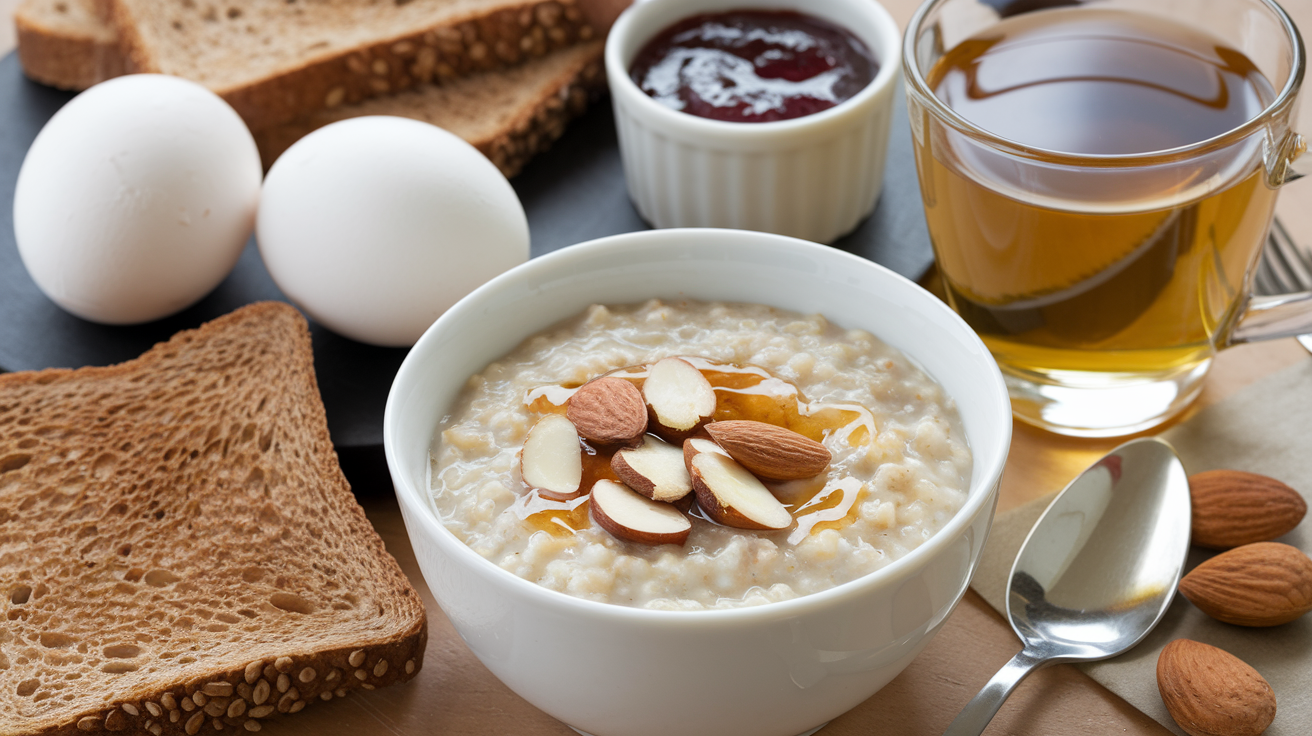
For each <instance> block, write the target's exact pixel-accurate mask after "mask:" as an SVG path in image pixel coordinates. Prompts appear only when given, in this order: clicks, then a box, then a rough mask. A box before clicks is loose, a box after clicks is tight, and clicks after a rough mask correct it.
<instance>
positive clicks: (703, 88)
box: [606, 0, 914, 243]
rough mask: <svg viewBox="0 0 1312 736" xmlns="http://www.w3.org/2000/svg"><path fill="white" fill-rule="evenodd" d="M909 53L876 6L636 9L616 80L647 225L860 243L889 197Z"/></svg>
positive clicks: (615, 97)
mask: <svg viewBox="0 0 1312 736" xmlns="http://www.w3.org/2000/svg"><path fill="white" fill-rule="evenodd" d="M749 21H750V23H749ZM803 25H805V26H806V27H807V28H809V30H803V29H802V28H801V27H800V26H803ZM900 42H901V34H900V32H899V30H898V27H897V24H896V23H895V22H894V21H893V19H892V18H891V17H890V16H889V14H888V12H887V11H886V10H884V8H883V6H881V5H880V4H879V3H878V2H875V1H874V0H808V2H805V3H803V2H800V0H760V1H759V2H753V3H751V7H749V8H744V6H743V2H742V0H647V1H646V2H641V3H636V4H634V5H632V6H630V7H629V8H628V9H627V10H625V11H624V13H623V14H621V15H620V17H619V19H618V20H617V21H616V22H615V25H614V26H613V27H612V28H611V31H610V34H609V35H608V36H607V39H606V75H607V83H608V84H609V86H610V90H611V100H612V104H613V106H614V110H615V124H616V130H617V133H618V136H619V144H620V156H621V159H622V160H623V163H624V176H625V182H626V183H627V185H628V189H629V196H630V198H631V199H632V200H633V203H634V206H635V207H636V208H637V210H638V213H639V214H640V215H641V216H642V218H643V219H644V220H646V221H647V222H648V223H650V224H652V225H653V226H655V227H658V228H665V227H723V228H738V229H747V230H759V231H763V232H771V233H776V234H780V235H789V236H792V237H797V238H802V239H805V240H811V241H815V242H820V243H828V242H831V241H833V240H835V239H837V238H838V237H840V236H842V235H844V234H846V233H848V232H850V231H851V230H852V229H853V228H855V227H856V226H857V225H858V224H859V223H860V222H861V220H863V219H864V218H865V217H866V216H867V215H869V214H870V213H871V211H873V210H874V207H875V202H876V200H877V199H878V197H879V192H880V189H881V187H882V185H883V173H884V162H885V154H886V150H887V147H888V136H889V130H890V125H891V117H892V111H893V93H894V89H895V86H896V83H897V77H898V75H899V74H901V68H902V67H901V56H900V54H899V47H900ZM653 44H654V45H653ZM749 57H750V58H749ZM661 59H665V60H666V61H665V62H662V61H661ZM635 72H636V75H635ZM635 76H636V77H637V78H636V79H635ZM867 76H868V81H865V80H866V78H867ZM747 89H750V90H751V91H750V92H747V93H746V94H744V90H747ZM652 93H655V96H653V95H652ZM744 113H746V114H744ZM793 113H800V114H798V115H795V116H794V115H793ZM908 185H910V186H914V183H910V184H908Z"/></svg>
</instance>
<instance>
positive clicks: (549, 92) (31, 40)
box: [14, 0, 606, 177]
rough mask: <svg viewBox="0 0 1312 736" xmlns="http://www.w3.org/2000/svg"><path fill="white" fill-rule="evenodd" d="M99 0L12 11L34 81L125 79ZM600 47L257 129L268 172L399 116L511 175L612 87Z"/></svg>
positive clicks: (47, 0) (66, 85) (39, 0)
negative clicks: (331, 127) (336, 129)
mask: <svg viewBox="0 0 1312 736" xmlns="http://www.w3.org/2000/svg"><path fill="white" fill-rule="evenodd" d="M99 5H103V1H102V2H99V3H97V2H95V0H24V2H23V4H22V5H20V6H19V8H18V10H17V11H16V12H15V14H14V20H15V22H16V24H17V26H18V29H19V39H18V41H19V59H20V61H22V63H23V69H24V71H25V72H26V73H27V75H28V76H29V77H31V78H32V79H35V80H36V81H38V82H42V83H45V84H49V85H51V86H54V87H60V88H62V89H73V90H80V89H86V88H87V87H89V86H91V85H93V84H96V83H98V82H102V81H104V80H105V79H109V78H110V77H115V76H118V75H120V74H123V73H124V60H123V57H122V54H120V53H119V51H118V42H117V38H118V36H117V33H116V32H115V31H114V28H113V27H112V26H111V25H109V23H108V22H107V21H105V20H103V19H102V18H101V17H100V16H99V15H98V14H97V11H96V8H97V7H98V6H99ZM604 45H605V44H604V42H602V41H588V42H585V43H581V44H575V45H572V46H569V47H567V48H564V49H560V50H559V51H553V52H551V53H549V54H547V55H546V56H544V57H542V58H540V59H533V60H530V61H527V62H525V63H524V64H521V65H519V66H515V67H510V68H507V69H500V70H495V71H488V72H478V73H475V74H471V75H469V76H467V77H460V78H454V79H450V80H447V81H446V82H444V83H442V84H421V85H418V86H416V87H415V88H414V89H412V90H407V91H404V92H401V93H398V94H395V95H389V96H386V97H376V98H373V99H370V100H366V101H365V102H363V103H360V104H358V105H342V106H339V107H336V108H334V109H331V110H324V111H321V112H319V113H315V114H313V115H307V116H303V117H302V118H299V119H297V120H293V121H291V122H288V123H284V124H281V125H275V126H272V127H269V128H264V129H262V130H255V131H254V135H255V141H256V143H257V144H258V145H259V148H260V156H261V158H262V159H263V162H264V167H265V169H268V168H269V167H270V166H272V165H273V162H274V161H275V160H276V159H277V158H278V156H280V155H282V152H283V151H285V150H287V148H288V147H289V146H291V144H293V143H295V142H296V141H297V140H299V139H300V138H301V137H302V136H304V135H306V134H308V133H310V132H311V131H314V130H317V129H318V128H321V127H323V126H324V125H327V124H329V123H332V122H336V121H338V120H344V119H346V118H350V117H358V116H361V115H399V116H401V117H407V118H413V119H415V120H423V121H424V122H428V123H432V124H434V125H437V126H438V127H441V128H445V129H446V130H449V131H451V132H452V133H455V134H456V135H458V136H460V137H461V138H463V139H465V140H466V141H468V142H469V143H471V144H473V146H474V147H475V148H477V149H478V150H479V151H481V152H482V153H483V155H485V156H487V157H488V158H489V159H490V160H491V161H492V163H494V164H496V166H497V168H499V169H500V170H501V173H502V174H504V175H506V176H507V177H510V176H514V175H515V174H517V173H519V171H520V170H521V169H522V168H523V167H524V165H525V164H526V163H527V162H528V161H529V159H531V158H532V157H533V156H535V155H536V154H538V153H540V152H541V151H543V150H545V149H546V148H548V147H549V146H550V145H551V144H552V143H553V142H554V141H555V140H556V139H557V138H559V137H560V136H561V135H562V134H563V133H564V131H565V126H566V125H567V124H568V123H569V121H570V120H572V119H573V118H575V117H577V116H578V115H579V114H581V113H582V112H583V111H584V110H585V109H586V107H587V105H588V104H589V102H590V101H592V100H593V99H595V98H596V97H597V96H599V95H600V94H601V93H602V92H603V90H604V89H605V85H606V80H605V75H604V72H603V66H602V51H603V48H604Z"/></svg>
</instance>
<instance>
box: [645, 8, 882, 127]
mask: <svg viewBox="0 0 1312 736" xmlns="http://www.w3.org/2000/svg"><path fill="white" fill-rule="evenodd" d="M878 71H879V64H878V63H877V62H876V61H875V59H874V56H873V55H872V54H871V53H870V50H869V49H868V48H866V46H865V44H863V43H861V41H860V40H859V39H857V38H856V36H853V35H852V34H851V33H849V32H848V31H847V30H845V29H843V28H840V27H838V26H836V25H834V24H832V23H829V22H827V21H823V20H821V19H819V18H816V17H814V16H811V15H805V14H803V13H795V12H792V11H766V10H733V11H729V12H726V13H712V14H706V15H695V16H693V17H691V18H686V19H684V20H682V21H679V22H678V23H675V24H674V25H672V26H670V27H669V28H666V29H665V30H664V31H661V32H660V34H658V35H657V36H656V37H655V38H653V39H652V40H651V41H649V42H648V43H647V45H646V46H643V47H642V50H641V51H639V52H638V55H637V57H636V58H635V59H634V61H633V66H632V68H631V69H630V70H629V76H630V77H632V78H633V81H634V82H635V83H636V84H637V85H638V86H639V87H641V88H642V91H643V92H646V93H647V94H648V95H650V96H652V97H654V98H655V99H656V100H657V101H658V102H660V103H661V104H663V105H666V106H668V107H672V108H674V109H675V110H682V111H683V112H686V113H689V114H691V115H697V116H700V117H704V118H711V119H713V120H726V121H730V122H737V123H767V122H771V121H774V120H789V119H791V118H800V117H802V116H804V115H812V114H815V113H817V112H820V111H821V110H827V109H829V108H831V107H833V106H835V105H837V104H839V103H840V102H842V101H843V100H846V99H848V98H850V97H852V96H854V95H856V93H857V92H860V91H861V89H862V88H864V87H865V86H866V85H867V84H869V83H870V80H872V79H874V78H875V74H876V73H877V72H878Z"/></svg>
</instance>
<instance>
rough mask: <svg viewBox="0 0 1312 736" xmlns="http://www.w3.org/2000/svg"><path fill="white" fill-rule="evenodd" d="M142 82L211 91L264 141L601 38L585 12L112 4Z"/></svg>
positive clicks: (219, 1) (554, 4)
mask: <svg viewBox="0 0 1312 736" xmlns="http://www.w3.org/2000/svg"><path fill="white" fill-rule="evenodd" d="M109 8H110V17H111V19H112V22H113V24H114V26H115V28H116V30H117V31H118V34H119V43H120V47H121V48H122V50H123V52H124V55H125V57H126V59H127V63H128V68H129V69H130V70H132V71H142V72H158V73H162V74H174V75H177V76H181V77H185V78H187V79H191V80H193V81H196V82H199V83H201V84H204V85H206V86H207V87H209V88H210V89H212V90H213V91H214V92H216V93H217V94H219V96H221V97H223V98H224V99H225V100H227V101H228V103H229V104H231V105H232V106H233V108H234V109H236V110H237V112H238V114H240V115H241V117H242V119H244V120H245V121H246V123H247V125H249V126H250V127H251V129H253V130H258V129H261V128H267V127H270V126H273V125H278V124H280V123H285V122H289V121H291V120H294V119H296V118H298V117H301V116H304V115H308V114H311V113H314V112H318V111H320V110H324V109H331V108H334V107H337V106H339V105H343V104H346V105H349V104H355V103H358V102H360V101H362V100H365V99H368V98H370V97H377V96H381V95H386V94H390V93H393V92H397V91H400V90H403V89H409V88H411V87H413V86H415V85H416V84H421V83H425V82H431V81H443V80H448V79H452V78H455V77H458V76H465V75H468V74H471V73H474V72H478V71H487V70H491V69H500V68H505V67H508V66H513V65H515V64H519V63H521V62H523V61H525V60H527V59H531V58H540V57H542V56H545V55H546V54H547V53H548V52H549V51H551V50H553V49H560V48H565V47H567V46H570V45H572V44H574V43H576V42H578V41H587V40H590V39H592V38H594V37H600V36H601V35H602V34H600V33H599V32H598V30H597V29H596V28H594V27H593V26H592V25H591V24H589V23H588V22H587V20H586V18H585V16H584V13H583V12H582V11H581V10H580V8H579V7H578V0H390V1H386V2H381V3H380V2H378V0H334V2H332V3H331V4H324V3H322V2H319V1H318V0H111V1H110V5H109Z"/></svg>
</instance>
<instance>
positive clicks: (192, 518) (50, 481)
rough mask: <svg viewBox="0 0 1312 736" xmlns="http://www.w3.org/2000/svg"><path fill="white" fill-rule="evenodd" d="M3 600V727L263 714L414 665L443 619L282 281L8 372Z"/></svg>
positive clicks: (241, 722) (245, 722) (177, 723)
mask: <svg viewBox="0 0 1312 736" xmlns="http://www.w3.org/2000/svg"><path fill="white" fill-rule="evenodd" d="M0 611H2V612H3V620H4V625H3V626H0V733H4V734H55V733H58V734H74V733H81V732H84V731H102V730H104V731H126V732H130V733H137V734H140V733H149V734H154V735H155V736H160V735H161V734H163V733H171V734H189V735H194V734H196V733H198V732H199V731H200V729H201V728H204V730H205V731H204V732H205V733H210V732H212V731H213V730H215V729H216V726H217V725H224V726H227V727H229V728H231V727H233V726H236V727H237V729H238V732H241V730H242V728H243V727H244V728H245V730H249V731H255V730H259V728H260V723H261V721H263V720H265V719H268V718H274V717H277V716H278V715H279V714H282V713H294V712H296V711H299V710H300V709H302V708H304V707H305V706H306V705H307V704H311V703H315V702H317V701H319V700H331V699H332V698H335V697H342V696H344V695H346V694H347V693H348V692H354V691H356V690H359V689H365V690H371V689H373V688H375V687H380V686H383V685H389V684H392V683H395V682H399V681H403V680H408V679H410V678H411V677H412V676H413V675H414V673H415V672H416V671H417V670H418V668H419V667H420V665H421V664H422V662H423V655H424V646H425V641H426V638H427V622H426V618H425V614H424V608H423V604H422V603H421V602H420V599H419V596H418V594H416V592H415V590H414V589H413V588H412V587H411V586H410V584H409V582H408V581H407V580H406V578H405V576H404V575H403V574H402V573H401V570H400V568H399V567H398V566H397V564H396V561H395V560H394V559H392V557H391V556H390V555H389V554H388V553H387V552H386V551H385V550H384V549H383V543H382V541H381V540H380V539H379V538H378V535H377V534H376V533H375V532H374V530H373V528H372V527H371V526H370V524H369V522H368V520H367V519H366V518H365V515H364V512H363V511H362V510H361V509H360V506H359V505H358V504H357V503H356V502H355V499H354V497H353V496H352V495H351V491H350V488H349V487H348V485H347V483H346V480H345V478H344V477H343V476H342V473H341V470H340V469H339V468H338V465H337V460H336V456H335V455H334V453H333V447H332V444H331V442H330V440H329V437H328V428H327V424H326V422H325V420H324V412H323V404H322V403H321V401H320V399H319V393H318V389H317V387H316V384H315V380H314V368H313V361H312V356H311V352H310V337H309V332H308V330H307V329H306V325H305V321H304V320H303V319H302V318H301V316H300V315H299V314H298V313H297V312H296V310H295V309H293V308H292V307H290V306H288V305H286V304H280V303H271V302H270V303H261V304H255V305H252V306H248V307H244V308H242V309H239V310H237V311H236V312H233V313H232V314H229V315H227V316H224V317H221V318H219V319H216V320H214V321H213V322H210V323H208V324H206V325H203V326H202V327H200V328H199V329H196V330H189V331H186V332H181V333H179V334H178V335H176V336H174V337H173V339H171V340H169V341H168V342H165V343H161V344H159V345H156V346H155V347H154V348H152V349H151V350H149V351H147V352H146V353H145V354H144V355H142V356H141V357H140V358H137V359H135V360H131V361H128V362H126V363H122V364H119V365H116V366H111V367H108V368H83V369H79V370H64V369H51V370H46V371H40V372H29V373H13V374H8V375H0Z"/></svg>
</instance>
